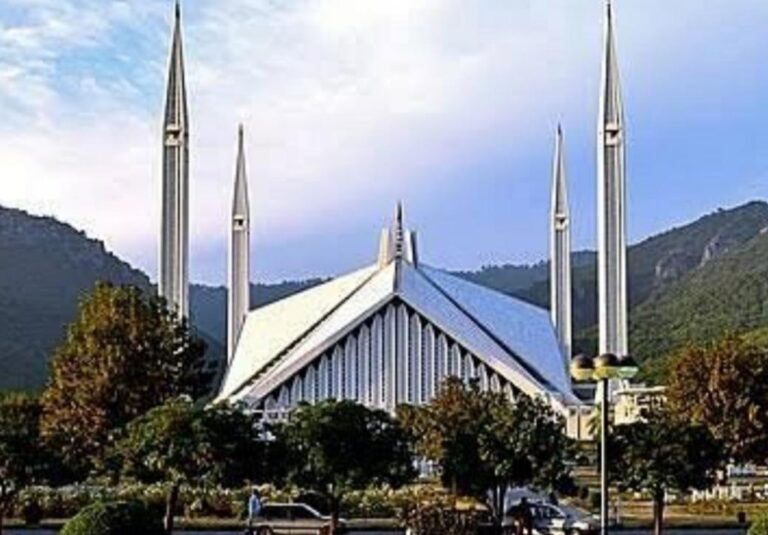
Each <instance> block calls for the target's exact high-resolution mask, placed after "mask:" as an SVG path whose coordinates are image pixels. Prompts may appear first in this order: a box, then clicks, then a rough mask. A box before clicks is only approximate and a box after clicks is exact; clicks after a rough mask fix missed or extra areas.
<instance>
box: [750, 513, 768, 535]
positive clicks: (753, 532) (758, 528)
mask: <svg viewBox="0 0 768 535" xmlns="http://www.w3.org/2000/svg"><path fill="white" fill-rule="evenodd" d="M747 535H768V512H765V513H762V514H760V515H758V516H757V518H755V521H754V522H752V525H751V526H749V531H748V532H747Z"/></svg>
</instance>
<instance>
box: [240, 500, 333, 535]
mask: <svg viewBox="0 0 768 535" xmlns="http://www.w3.org/2000/svg"><path fill="white" fill-rule="evenodd" d="M340 523H341V524H342V525H343V521H340ZM330 526H331V518H330V517H328V516H324V515H321V514H320V513H318V512H317V511H316V510H315V509H313V508H312V507H310V506H309V505H307V504H304V503H268V504H265V505H264V506H263V507H262V509H261V512H260V513H259V516H258V517H256V518H255V519H254V522H253V525H252V528H251V532H252V533H253V534H254V535H325V534H326V533H330Z"/></svg>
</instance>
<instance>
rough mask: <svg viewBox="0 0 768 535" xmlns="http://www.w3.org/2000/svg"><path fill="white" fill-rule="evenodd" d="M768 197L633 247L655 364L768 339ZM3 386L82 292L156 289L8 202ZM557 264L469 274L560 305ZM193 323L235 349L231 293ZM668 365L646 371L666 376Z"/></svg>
mask: <svg viewBox="0 0 768 535" xmlns="http://www.w3.org/2000/svg"><path fill="white" fill-rule="evenodd" d="M767 227H768V204H766V203H763V202H751V203H748V204H745V205H742V206H739V207H736V208H733V209H729V210H718V211H717V212H715V213H712V214H709V215H706V216H704V217H702V218H700V219H698V220H696V221H694V222H692V223H690V224H687V225H684V226H681V227H677V228H674V229H671V230H669V231H666V232H664V233H661V234H658V235H656V236H653V237H651V238H648V239H646V240H644V241H642V242H640V243H638V244H635V245H633V246H631V247H630V248H629V251H628V270H629V294H630V303H631V307H632V308H631V311H630V323H631V329H630V331H631V332H630V334H631V337H630V343H631V348H632V351H633V352H634V353H635V354H636V355H637V356H638V357H639V358H641V359H643V360H645V361H646V362H651V361H654V362H659V361H661V360H662V359H661V358H660V357H663V356H664V355H665V354H667V353H668V352H669V351H671V350H673V349H675V348H676V347H679V346H680V345H682V344H684V343H686V342H690V341H692V342H700V341H705V340H709V339H712V338H716V337H719V336H721V335H722V334H723V333H725V332H727V331H738V332H742V331H754V336H762V337H764V338H768V335H766V334H765V333H766V332H768V331H767V329H768V311H766V295H767V294H768V282H767V281H768V263H766V262H765V261H764V259H765V258H767V257H768V256H766V254H767V253H768V234H763V233H762V232H763V231H764V229H766V228H767ZM0 259H1V260H0V389H9V388H14V389H17V388H21V389H37V388H40V387H41V386H42V385H43V384H44V383H45V380H46V377H47V369H48V359H49V356H50V354H51V352H52V350H53V348H54V347H55V345H56V344H57V343H58V342H59V341H60V340H61V338H62V336H63V334H64V329H65V327H66V325H67V324H68V323H69V322H70V321H71V320H72V318H73V317H74V314H75V310H76V307H77V302H78V300H79V299H80V298H81V296H82V295H83V294H84V293H85V292H87V291H89V290H90V289H91V288H92V287H93V285H94V284H95V283H96V281H98V280H108V281H111V282H114V283H118V284H134V285H136V286H139V287H141V288H145V289H150V288H151V284H150V281H149V278H148V277H147V276H146V275H145V274H144V273H142V272H141V271H139V270H137V269H134V268H133V267H131V266H130V265H129V264H127V263H126V262H124V261H122V260H120V259H119V258H118V257H116V256H115V255H114V254H112V253H110V252H109V251H107V250H106V249H105V247H104V245H103V244H102V243H101V242H99V241H96V240H93V239H90V238H88V237H87V236H86V235H85V234H84V233H83V232H81V231H78V230H76V229H74V228H72V227H71V226H69V225H66V224H64V223H61V222H59V221H57V220H55V219H53V218H49V217H38V216H32V215H29V214H27V213H26V212H23V211H20V210H11V209H6V208H2V207H0ZM548 270H549V265H548V263H547V262H540V263H537V264H534V265H530V266H519V265H499V266H485V267H483V268H482V269H480V270H478V271H474V272H463V273H460V275H461V276H463V277H466V278H468V279H470V280H473V281H475V282H477V283H479V284H484V285H486V286H489V287H492V288H495V289H497V290H500V291H503V292H506V293H509V294H511V295H515V296H517V297H520V298H522V299H525V300H527V301H530V302H532V303H535V304H538V305H540V306H542V307H548V306H549V282H548ZM573 278H574V324H575V328H576V331H577V337H576V338H577V339H576V344H575V345H576V348H577V349H579V350H586V351H594V347H595V345H596V344H595V338H596V330H595V328H594V325H595V324H596V322H597V315H596V303H597V299H596V297H597V296H596V255H595V253H594V252H591V251H582V252H576V253H574V254H573ZM318 282H321V281H320V279H313V280H307V281H285V282H283V283H280V284H275V285H258V286H254V287H253V288H252V295H253V299H254V301H255V302H256V303H257V304H258V305H261V304H265V303H267V302H271V301H274V300H276V299H279V298H281V297H284V296H287V295H290V294H291V293H294V292H297V291H300V290H302V289H304V288H307V287H309V286H312V285H314V284H317V283H318ZM190 295H191V320H192V324H193V325H194V326H195V328H196V329H197V330H198V332H199V333H200V335H201V336H203V337H204V338H205V339H206V341H207V342H208V343H209V345H210V346H211V351H210V355H211V356H215V357H221V356H222V355H223V353H224V345H223V340H224V337H225V318H226V316H225V312H226V291H225V289H224V288H223V287H209V286H203V285H193V286H192V288H191V292H190ZM660 369H661V368H660V367H659V366H650V365H646V367H645V370H651V372H652V373H656V375H657V376H658V372H659V370H660Z"/></svg>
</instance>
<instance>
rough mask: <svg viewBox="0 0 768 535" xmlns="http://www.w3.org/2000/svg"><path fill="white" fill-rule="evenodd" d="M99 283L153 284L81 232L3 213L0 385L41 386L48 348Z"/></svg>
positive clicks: (0, 223)
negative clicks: (85, 294) (85, 297)
mask: <svg viewBox="0 0 768 535" xmlns="http://www.w3.org/2000/svg"><path fill="white" fill-rule="evenodd" d="M97 280H108V281H113V282H116V283H121V284H133V285H136V286H139V287H141V288H149V286H150V282H149V278H148V277H147V276H146V275H144V274H143V273H142V272H141V271H139V270H137V269H134V268H132V267H131V266H130V265H128V264H127V263H126V262H123V261H122V260H120V259H119V258H117V257H116V256H115V255H113V254H112V253H110V252H109V251H107V250H106V249H105V248H104V244H103V243H101V242H99V241H96V240H92V239H89V238H88V237H87V236H86V235H85V234H84V233H83V232H80V231H78V230H75V229H74V228H72V227H71V226H69V225H65V224H63V223H61V222H59V221H57V220H55V219H53V218H50V217H38V216H32V215H29V214H27V213H26V212H23V211H21V210H13V209H8V208H0V388H36V387H39V386H41V385H42V383H43V382H44V378H45V377H46V376H47V374H48V356H49V355H50V354H51V350H52V348H53V347H54V345H55V344H56V342H57V341H59V340H61V338H62V337H63V335H64V330H65V328H66V325H67V324H68V323H69V322H70V321H71V320H72V318H73V317H74V315H75V311H76V308H77V303H78V301H79V299H80V298H81V297H82V296H83V294H84V293H85V292H87V291H88V290H90V289H91V288H93V286H94V284H95V283H96V281H97Z"/></svg>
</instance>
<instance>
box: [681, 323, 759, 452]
mask: <svg viewBox="0 0 768 535" xmlns="http://www.w3.org/2000/svg"><path fill="white" fill-rule="evenodd" d="M667 397H668V400H669V403H670V405H671V407H672V409H673V411H674V412H675V413H677V414H679V415H680V417H681V418H682V419H684V420H691V421H694V422H699V423H702V424H704V425H706V426H707V427H708V428H709V429H710V431H712V433H713V434H714V435H715V437H717V438H719V439H720V440H722V441H723V443H724V444H725V446H726V448H727V453H728V454H729V455H730V456H731V457H732V458H734V459H735V460H737V461H746V462H756V463H760V464H763V463H765V461H766V459H768V350H766V349H765V348H763V347H760V346H758V345H754V344H751V343H748V342H745V341H744V340H743V339H741V338H737V337H729V338H726V339H725V340H723V341H721V342H718V343H715V344H711V345H708V346H699V347H690V348H688V349H686V350H684V351H682V352H681V353H680V354H678V355H677V356H676V357H675V359H674V360H673V362H672V366H671V375H670V379H669V383H668V388H667Z"/></svg>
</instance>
